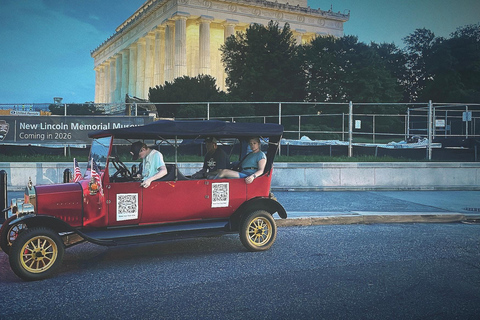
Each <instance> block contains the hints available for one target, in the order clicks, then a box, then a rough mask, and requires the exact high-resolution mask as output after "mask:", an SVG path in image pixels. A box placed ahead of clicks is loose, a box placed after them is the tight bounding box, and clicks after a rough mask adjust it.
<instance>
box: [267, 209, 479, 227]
mask: <svg viewBox="0 0 480 320" xmlns="http://www.w3.org/2000/svg"><path fill="white" fill-rule="evenodd" d="M468 221H473V222H475V223H478V222H480V214H477V215H471V214H463V213H434V214H432V213H419V212H417V213H412V212H406V213H401V214H400V213H379V212H377V213H374V212H364V213H357V214H351V215H338V216H321V217H305V218H290V219H289V218H287V219H277V220H276V223H277V226H278V227H299V226H317V225H348V224H374V223H451V222H468Z"/></svg>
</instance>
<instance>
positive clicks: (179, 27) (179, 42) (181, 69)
mask: <svg viewBox="0 0 480 320" xmlns="http://www.w3.org/2000/svg"><path fill="white" fill-rule="evenodd" d="M188 16H189V14H186V13H178V12H177V14H176V15H175V16H174V17H173V19H174V20H175V57H174V61H175V62H174V69H173V78H174V79H175V78H179V77H182V76H184V75H186V74H187V17H188Z"/></svg>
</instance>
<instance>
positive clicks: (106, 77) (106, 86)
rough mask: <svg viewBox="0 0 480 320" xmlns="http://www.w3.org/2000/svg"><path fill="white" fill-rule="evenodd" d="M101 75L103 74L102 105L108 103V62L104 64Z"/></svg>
mask: <svg viewBox="0 0 480 320" xmlns="http://www.w3.org/2000/svg"><path fill="white" fill-rule="evenodd" d="M103 74H104V77H103V80H104V85H103V103H109V102H110V62H108V60H107V61H106V62H105V67H104V72H103Z"/></svg>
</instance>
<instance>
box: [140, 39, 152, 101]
mask: <svg viewBox="0 0 480 320" xmlns="http://www.w3.org/2000/svg"><path fill="white" fill-rule="evenodd" d="M154 49H155V33H154V32H149V33H148V34H147V36H146V37H145V85H144V89H143V90H144V91H143V97H144V98H145V99H148V93H149V89H150V88H151V87H153V74H154V71H155V70H154V53H155V51H154Z"/></svg>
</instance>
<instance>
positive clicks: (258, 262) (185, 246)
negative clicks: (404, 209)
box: [0, 223, 480, 320]
mask: <svg viewBox="0 0 480 320" xmlns="http://www.w3.org/2000/svg"><path fill="white" fill-rule="evenodd" d="M479 233H480V225H468V224H462V223H449V224H374V225H349V226H345V225H328V226H311V227H288V228H279V232H278V237H277V241H276V243H275V244H274V246H273V247H272V248H271V249H270V250H269V251H266V252H257V253H250V252H247V251H246V250H245V249H244V248H243V246H242V245H241V243H240V241H239V238H238V236H237V235H228V236H223V237H220V238H201V239H191V240H182V241H175V242H164V243H155V244H142V245H131V246H122V247H110V248H108V247H100V246H95V245H92V244H87V243H85V244H80V245H78V246H75V247H72V248H69V249H67V251H66V254H65V260H64V264H63V266H62V267H61V269H60V270H59V272H58V274H57V275H56V276H55V277H53V278H51V279H47V280H44V281H38V282H23V281H21V280H20V279H19V278H17V277H16V276H15V275H14V274H13V272H12V271H11V270H10V268H9V265H8V258H7V256H6V255H4V254H3V253H0V287H1V288H2V291H3V294H2V295H0V319H12V320H15V319H32V318H37V319H47V318H48V319H276V320H277V319H328V320H330V319H378V320H384V319H475V320H476V319H478V315H479V314H480V303H479V301H480V291H479V290H478V288H479V287H480V272H479V270H480V241H479Z"/></svg>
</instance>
